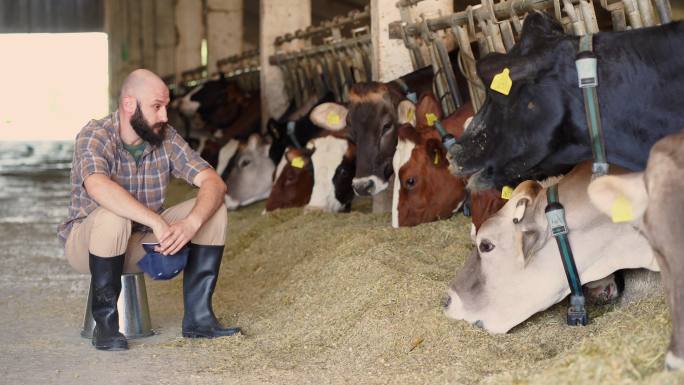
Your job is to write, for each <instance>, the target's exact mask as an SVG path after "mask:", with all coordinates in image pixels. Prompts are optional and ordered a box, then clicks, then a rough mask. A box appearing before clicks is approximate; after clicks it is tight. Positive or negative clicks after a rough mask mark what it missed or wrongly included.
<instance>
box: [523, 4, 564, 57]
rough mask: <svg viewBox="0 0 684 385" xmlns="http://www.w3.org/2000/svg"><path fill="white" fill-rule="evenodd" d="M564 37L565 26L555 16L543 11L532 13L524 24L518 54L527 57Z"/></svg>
mask: <svg viewBox="0 0 684 385" xmlns="http://www.w3.org/2000/svg"><path fill="white" fill-rule="evenodd" d="M564 35H565V31H564V30H563V26H562V25H561V24H560V23H559V22H558V20H556V19H555V18H554V17H553V16H551V15H549V14H548V13H546V12H543V11H534V12H530V13H529V14H528V15H527V17H525V21H524V22H523V28H522V31H521V32H520V41H519V42H518V45H517V47H516V52H519V53H520V54H522V55H526V54H528V53H530V52H532V51H533V50H534V49H535V48H538V47H541V46H543V45H545V44H548V42H549V41H551V40H553V39H555V38H558V37H562V36H564Z"/></svg>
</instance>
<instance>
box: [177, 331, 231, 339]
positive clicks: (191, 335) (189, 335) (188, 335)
mask: <svg viewBox="0 0 684 385" xmlns="http://www.w3.org/2000/svg"><path fill="white" fill-rule="evenodd" d="M241 333H242V331H241V330H236V331H235V332H234V333H231V334H221V335H215V334H206V333H197V332H183V337H185V338H209V339H212V338H221V337H230V336H234V335H236V334H241Z"/></svg>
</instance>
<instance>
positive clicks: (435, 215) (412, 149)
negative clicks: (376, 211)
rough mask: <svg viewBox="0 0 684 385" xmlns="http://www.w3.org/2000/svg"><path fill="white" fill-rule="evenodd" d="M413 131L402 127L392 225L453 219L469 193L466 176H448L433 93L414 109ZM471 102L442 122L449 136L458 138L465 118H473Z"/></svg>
mask: <svg viewBox="0 0 684 385" xmlns="http://www.w3.org/2000/svg"><path fill="white" fill-rule="evenodd" d="M415 111H416V112H415V122H416V123H415V124H416V127H415V128H414V127H413V126H412V125H411V124H410V123H405V124H403V125H402V126H400V127H399V130H398V132H399V133H398V136H399V140H398V143H397V148H396V151H395V153H394V157H393V159H392V166H393V169H394V172H395V177H394V191H393V194H392V226H393V227H399V226H415V225H418V224H421V223H426V222H432V221H436V220H439V219H445V218H448V217H450V216H451V215H452V214H453V213H454V212H455V211H457V210H458V209H459V208H460V207H461V205H462V204H463V202H464V200H465V197H466V192H465V181H464V178H463V177H459V176H453V175H451V174H450V173H449V170H448V162H447V160H446V155H445V153H446V152H445V149H444V146H443V145H442V141H441V138H440V134H439V132H438V131H437V130H436V128H435V127H434V122H433V121H432V120H430V121H428V115H430V114H431V115H432V117H434V119H440V120H441V118H442V111H441V108H440V106H439V102H438V101H437V99H436V98H435V96H434V95H433V94H432V93H431V92H428V93H424V94H423V95H421V97H420V100H419V102H418V104H417V105H416V107H415ZM472 114H473V112H472V106H471V105H470V103H468V104H466V105H464V106H463V107H462V108H460V109H459V110H458V111H457V112H456V113H454V114H452V115H451V116H450V117H449V118H447V119H444V120H443V121H442V123H443V127H444V128H445V129H446V130H447V132H449V133H450V134H452V135H454V136H456V137H458V136H459V135H460V134H461V132H462V131H463V129H462V127H463V123H464V121H465V119H466V118H468V117H469V116H472Z"/></svg>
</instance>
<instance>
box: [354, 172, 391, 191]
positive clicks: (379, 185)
mask: <svg viewBox="0 0 684 385" xmlns="http://www.w3.org/2000/svg"><path fill="white" fill-rule="evenodd" d="M369 180H370V181H373V191H371V193H370V195H377V194H378V193H381V192H383V191H385V189H386V188H387V186H389V182H387V181H384V180H381V179H380V178H378V177H377V176H375V175H371V176H364V177H363V178H354V179H353V180H352V184H353V185H358V184H365V183H367V182H368V181H369Z"/></svg>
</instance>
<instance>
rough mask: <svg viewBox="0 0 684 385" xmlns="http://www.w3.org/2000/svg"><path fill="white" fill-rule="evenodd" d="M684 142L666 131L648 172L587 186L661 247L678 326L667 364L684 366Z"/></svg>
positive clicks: (616, 216)
mask: <svg viewBox="0 0 684 385" xmlns="http://www.w3.org/2000/svg"><path fill="white" fill-rule="evenodd" d="M683 145H684V134H681V133H680V134H675V135H670V136H667V137H665V138H663V139H661V140H659V141H658V142H657V143H656V144H655V145H654V146H653V147H652V148H651V152H650V156H649V159H648V164H647V166H646V170H645V171H644V172H638V173H631V174H625V175H607V176H603V177H600V178H597V179H596V180H594V181H593V182H592V183H591V184H590V185H589V188H588V193H589V197H590V198H591V201H592V203H593V204H594V205H595V206H596V207H597V208H598V209H599V210H601V211H602V212H603V213H605V214H606V215H607V216H609V217H611V218H612V219H613V220H615V221H620V222H629V223H632V224H633V225H635V226H637V227H638V228H640V229H641V230H643V231H644V233H645V234H646V236H647V237H648V239H649V242H650V244H651V246H652V247H653V250H654V252H655V253H656V257H657V258H658V262H659V264H660V267H661V269H662V272H663V274H662V278H663V282H664V285H663V286H664V287H665V290H666V293H665V294H666V296H667V298H668V303H669V304H670V306H671V308H670V312H671V315H672V328H673V330H672V335H671V338H670V347H669V351H668V353H667V355H666V358H665V365H666V367H667V368H668V369H673V370H678V369H681V368H684V314H683V313H682V312H684V309H683V308H682V304H681V300H680V299H678V298H679V297H678V296H679V294H680V293H681V292H682V283H681V278H680V277H681V276H682V273H684V264H683V263H682V253H684V240H682V236H681V234H682V218H684V199H682V194H681V189H682V181H683V180H684V151H682V148H683V147H682V146H683ZM673 305H674V306H673Z"/></svg>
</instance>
